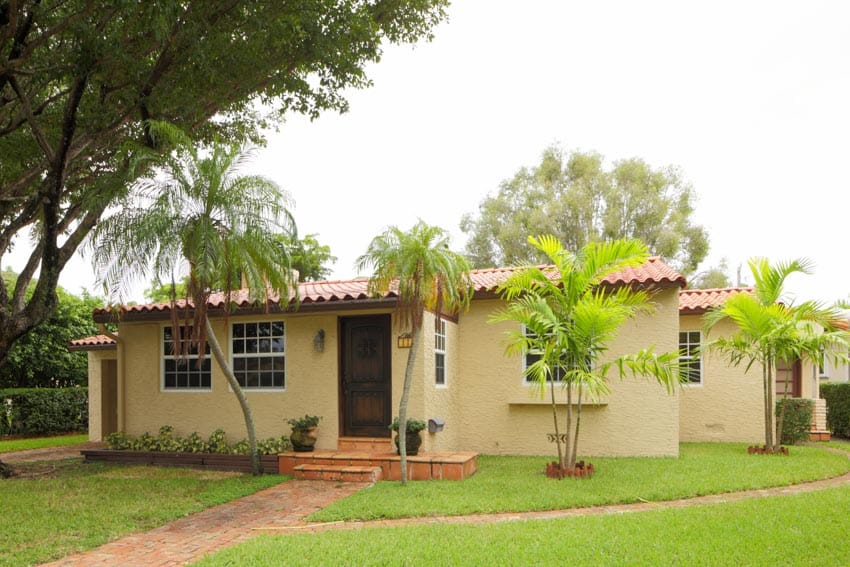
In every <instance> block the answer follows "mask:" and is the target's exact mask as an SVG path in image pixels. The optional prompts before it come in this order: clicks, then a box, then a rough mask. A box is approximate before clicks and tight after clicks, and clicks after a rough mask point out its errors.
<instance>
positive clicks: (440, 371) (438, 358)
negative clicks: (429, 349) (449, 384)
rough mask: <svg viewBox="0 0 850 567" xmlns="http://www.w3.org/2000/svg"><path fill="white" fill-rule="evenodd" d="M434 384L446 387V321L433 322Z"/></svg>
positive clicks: (436, 320) (437, 320)
mask: <svg viewBox="0 0 850 567" xmlns="http://www.w3.org/2000/svg"><path fill="white" fill-rule="evenodd" d="M434 383H435V384H436V385H437V386H445V385H446V320H445V319H435V320H434Z"/></svg>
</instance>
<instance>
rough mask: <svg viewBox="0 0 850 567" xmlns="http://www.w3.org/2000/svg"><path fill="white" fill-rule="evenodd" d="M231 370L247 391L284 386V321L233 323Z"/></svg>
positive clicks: (277, 388)
mask: <svg viewBox="0 0 850 567" xmlns="http://www.w3.org/2000/svg"><path fill="white" fill-rule="evenodd" d="M231 337H232V338H231V345H232V348H231V352H232V356H233V373H234V374H235V375H236V381H237V382H239V385H240V386H242V387H243V388H245V389H247V390H283V389H284V388H285V387H286V332H285V327H284V324H283V321H264V322H252V323H233V326H232V335H231Z"/></svg>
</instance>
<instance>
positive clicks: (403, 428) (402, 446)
mask: <svg viewBox="0 0 850 567" xmlns="http://www.w3.org/2000/svg"><path fill="white" fill-rule="evenodd" d="M421 341H422V329H421V328H416V327H414V328H413V345H412V346H411V347H410V352H408V353H407V368H406V369H405V370H404V386H402V389H401V399H400V400H399V402H398V454H399V455H400V456H401V484H402V486H404V485H406V484H407V402H408V400H409V399H410V386H411V385H412V384H413V367H414V366H415V365H416V353H417V352H418V351H419V343H420V342H421Z"/></svg>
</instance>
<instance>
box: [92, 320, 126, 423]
mask: <svg viewBox="0 0 850 567" xmlns="http://www.w3.org/2000/svg"><path fill="white" fill-rule="evenodd" d="M97 327H98V330H99V331H100V334H101V335H104V336H107V337H109V338H110V339H112V340H113V341H115V345H116V350H117V352H116V357H117V358H118V376H116V380H115V381H116V389H117V390H118V391H117V392H116V394H117V395H116V398H117V399H116V403H117V405H118V407H117V408H115V409H116V411H117V413H118V423H117V424H116V426H117V428H118V431H124V407H125V406H124V376H126V373H125V372H124V367H125V365H126V363H125V361H124V358H125V357H124V348H123V347H124V343H123V342H122V341H121V337H119V336H118V335H116V334H115V333H113V332H112V331H110V330H109V329H107V328H106V325H104V324H103V323H98V325H97Z"/></svg>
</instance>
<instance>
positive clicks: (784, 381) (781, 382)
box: [776, 360, 803, 399]
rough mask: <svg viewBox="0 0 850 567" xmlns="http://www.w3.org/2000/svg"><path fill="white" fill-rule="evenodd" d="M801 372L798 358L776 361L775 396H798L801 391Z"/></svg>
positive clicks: (778, 397)
mask: <svg viewBox="0 0 850 567" xmlns="http://www.w3.org/2000/svg"><path fill="white" fill-rule="evenodd" d="M802 386H803V372H802V365H801V364H800V361H799V360H795V361H792V362H788V361H785V360H777V361H776V398H777V399H780V398H784V397H786V396H787V397H789V398H799V397H800V395H802V392H803V388H802Z"/></svg>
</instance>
